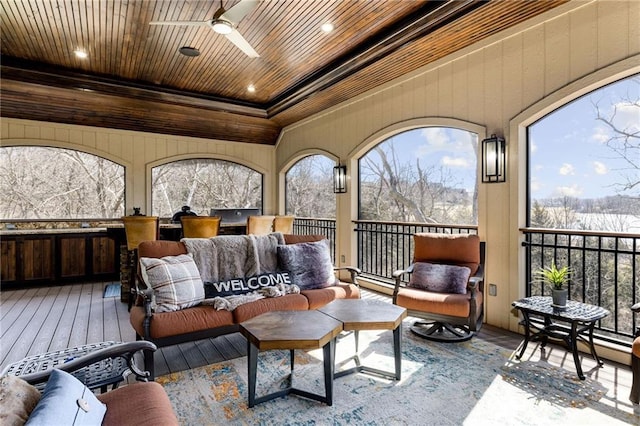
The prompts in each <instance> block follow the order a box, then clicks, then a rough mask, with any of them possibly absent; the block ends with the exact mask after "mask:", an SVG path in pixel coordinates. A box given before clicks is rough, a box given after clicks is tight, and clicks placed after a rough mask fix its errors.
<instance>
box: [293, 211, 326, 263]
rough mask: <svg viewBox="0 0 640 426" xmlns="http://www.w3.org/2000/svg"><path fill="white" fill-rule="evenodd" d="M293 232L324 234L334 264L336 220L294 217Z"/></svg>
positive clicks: (298, 233)
mask: <svg viewBox="0 0 640 426" xmlns="http://www.w3.org/2000/svg"><path fill="white" fill-rule="evenodd" d="M293 233H294V234H296V235H324V236H325V237H326V238H327V239H328V240H329V244H330V248H331V260H332V261H333V264H334V265H335V264H336V220H335V219H319V218H314V217H296V219H295V220H294V222H293Z"/></svg>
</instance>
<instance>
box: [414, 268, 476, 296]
mask: <svg viewBox="0 0 640 426" xmlns="http://www.w3.org/2000/svg"><path fill="white" fill-rule="evenodd" d="M470 274H471V270H470V269H469V268H467V267H466V266H456V265H437V264H433V263H427V262H417V263H415V264H414V265H413V273H412V274H411V278H410V280H409V287H415V288H421V289H423V290H428V291H436V292H439V293H455V294H466V293H467V283H468V282H469V275H470Z"/></svg>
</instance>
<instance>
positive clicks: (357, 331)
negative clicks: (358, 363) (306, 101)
mask: <svg viewBox="0 0 640 426" xmlns="http://www.w3.org/2000/svg"><path fill="white" fill-rule="evenodd" d="M353 336H354V337H355V338H356V355H358V354H359V353H360V351H359V349H358V348H359V343H358V338H359V337H360V331H359V330H353Z"/></svg>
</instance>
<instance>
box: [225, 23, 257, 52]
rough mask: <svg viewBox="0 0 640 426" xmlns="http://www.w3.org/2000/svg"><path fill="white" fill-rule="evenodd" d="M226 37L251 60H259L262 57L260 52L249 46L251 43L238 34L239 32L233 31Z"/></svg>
mask: <svg viewBox="0 0 640 426" xmlns="http://www.w3.org/2000/svg"><path fill="white" fill-rule="evenodd" d="M225 37H227V39H229V41H231V43H233V44H235V45H236V46H237V47H238V49H240V50H242V51H243V52H244V53H246V55H247V56H248V57H250V58H259V57H260V55H258V52H256V51H255V50H254V49H253V47H251V45H250V44H249V42H247V40H245V39H244V38H243V37H242V36H241V35H240V33H239V32H238V30H236V29H234V30H233V31H231V33H229V34H227V35H225Z"/></svg>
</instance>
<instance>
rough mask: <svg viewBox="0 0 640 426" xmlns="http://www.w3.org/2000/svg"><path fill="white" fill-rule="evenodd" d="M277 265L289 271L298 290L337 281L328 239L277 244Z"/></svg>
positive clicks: (331, 283)
mask: <svg viewBox="0 0 640 426" xmlns="http://www.w3.org/2000/svg"><path fill="white" fill-rule="evenodd" d="M278 267H279V268H280V269H281V270H284V271H287V272H289V274H290V277H291V283H292V284H295V285H297V286H298V287H300V290H311V289H315V288H325V287H329V286H332V285H334V284H336V281H337V279H336V276H335V274H334V272H333V264H332V262H331V254H330V253H329V240H322V241H317V242H312V243H299V244H286V245H280V246H278Z"/></svg>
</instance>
